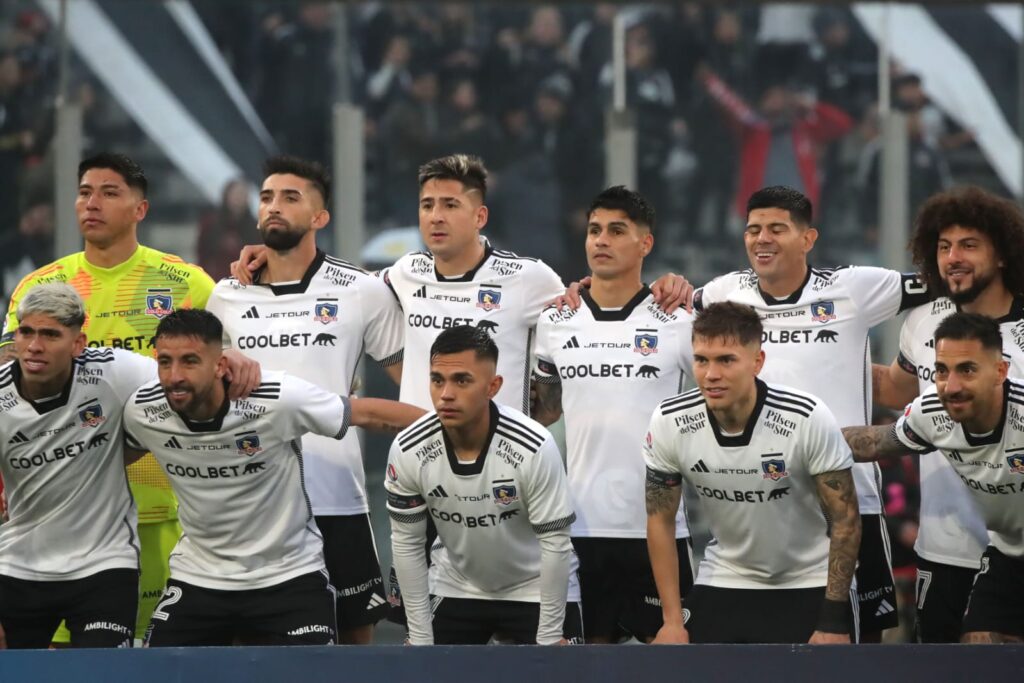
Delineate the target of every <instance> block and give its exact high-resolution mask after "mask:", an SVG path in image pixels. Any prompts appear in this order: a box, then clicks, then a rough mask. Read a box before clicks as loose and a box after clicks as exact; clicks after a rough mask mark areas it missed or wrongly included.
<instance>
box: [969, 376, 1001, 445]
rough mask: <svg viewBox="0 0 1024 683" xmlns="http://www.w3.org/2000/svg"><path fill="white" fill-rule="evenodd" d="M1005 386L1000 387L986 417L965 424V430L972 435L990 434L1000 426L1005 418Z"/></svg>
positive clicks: (979, 417) (982, 416)
mask: <svg viewBox="0 0 1024 683" xmlns="http://www.w3.org/2000/svg"><path fill="white" fill-rule="evenodd" d="M1003 400H1004V399H1003V385H999V387H998V390H997V392H996V396H995V397H994V398H993V400H992V405H991V406H990V407H989V410H988V412H987V413H985V414H984V415H979V416H978V417H977V418H975V419H973V420H970V421H968V422H964V429H966V430H967V431H968V432H970V433H971V434H988V433H989V432H992V431H994V430H995V429H996V427H998V426H999V420H1000V419H1001V418H1002V417H1003Z"/></svg>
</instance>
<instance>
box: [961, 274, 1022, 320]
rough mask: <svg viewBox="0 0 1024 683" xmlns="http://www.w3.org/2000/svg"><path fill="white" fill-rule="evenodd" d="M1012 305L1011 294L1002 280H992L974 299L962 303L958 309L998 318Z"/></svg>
mask: <svg viewBox="0 0 1024 683" xmlns="http://www.w3.org/2000/svg"><path fill="white" fill-rule="evenodd" d="M1012 307H1013V294H1011V293H1010V292H1009V290H1007V289H1006V287H1005V286H1004V285H1003V283H1002V281H999V282H995V281H993V282H992V284H991V285H989V286H988V287H986V288H985V289H983V290H982V292H981V293H980V294H979V295H978V296H977V298H975V299H974V301H971V302H969V303H966V304H963V305H962V306H960V309H961V310H962V311H964V312H965V313H979V314H981V315H984V316H988V317H989V318H995V319H996V320H998V319H999V318H1002V317H1003V316H1005V315H1006V314H1007V313H1009V312H1010V309H1011V308H1012Z"/></svg>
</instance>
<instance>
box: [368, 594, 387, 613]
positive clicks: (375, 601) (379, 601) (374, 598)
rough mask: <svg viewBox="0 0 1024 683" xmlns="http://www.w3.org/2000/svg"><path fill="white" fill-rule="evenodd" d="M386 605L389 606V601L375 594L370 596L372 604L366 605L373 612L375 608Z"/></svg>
mask: <svg viewBox="0 0 1024 683" xmlns="http://www.w3.org/2000/svg"><path fill="white" fill-rule="evenodd" d="M385 604H387V600H385V599H384V598H382V597H380V596H379V595H377V594H376V593H374V594H373V595H371V596H370V602H368V603H367V604H366V609H367V610H371V609H373V608H374V607H380V606H381V605H385Z"/></svg>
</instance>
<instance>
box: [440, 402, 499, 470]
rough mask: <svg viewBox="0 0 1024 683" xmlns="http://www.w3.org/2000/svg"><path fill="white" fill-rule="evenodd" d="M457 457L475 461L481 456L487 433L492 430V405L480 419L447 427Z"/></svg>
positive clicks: (462, 459)
mask: <svg viewBox="0 0 1024 683" xmlns="http://www.w3.org/2000/svg"><path fill="white" fill-rule="evenodd" d="M446 431H447V432H448V438H449V440H451V443H452V449H453V450H454V451H455V457H456V458H457V459H458V460H459V461H462V462H474V461H475V460H476V459H477V458H479V457H480V451H482V450H483V448H484V443H485V442H486V441H487V435H488V434H489V433H490V431H491V411H490V406H488V409H487V410H485V411H484V413H483V415H482V416H481V418H480V419H479V420H471V421H469V422H467V423H466V424H465V425H463V426H462V427H458V428H450V429H449V428H446Z"/></svg>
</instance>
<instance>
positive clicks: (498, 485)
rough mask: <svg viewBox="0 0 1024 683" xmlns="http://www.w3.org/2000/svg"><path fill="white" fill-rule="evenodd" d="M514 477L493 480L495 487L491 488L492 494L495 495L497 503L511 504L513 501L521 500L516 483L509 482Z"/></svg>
mask: <svg viewBox="0 0 1024 683" xmlns="http://www.w3.org/2000/svg"><path fill="white" fill-rule="evenodd" d="M511 481H513V480H512V479H497V480H495V481H493V482H491V483H492V484H494V487H493V488H492V489H491V494H492V495H493V496H494V504H495V505H506V506H507V505H511V504H512V503H514V502H516V501H517V500H519V495H518V492H517V491H516V487H515V484H511V483H509V482H511Z"/></svg>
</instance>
